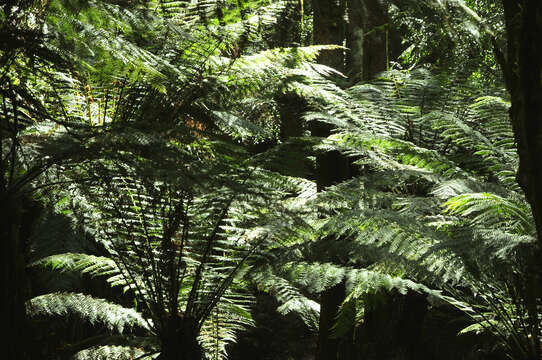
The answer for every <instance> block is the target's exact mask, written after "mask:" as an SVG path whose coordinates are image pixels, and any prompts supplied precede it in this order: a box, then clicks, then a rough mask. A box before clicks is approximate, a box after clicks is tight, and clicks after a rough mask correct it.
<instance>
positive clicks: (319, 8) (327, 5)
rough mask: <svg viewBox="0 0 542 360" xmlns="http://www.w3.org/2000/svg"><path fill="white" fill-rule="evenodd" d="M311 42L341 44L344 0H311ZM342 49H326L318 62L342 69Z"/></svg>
mask: <svg viewBox="0 0 542 360" xmlns="http://www.w3.org/2000/svg"><path fill="white" fill-rule="evenodd" d="M312 11H313V42H314V44H316V45H340V46H342V45H343V41H344V34H345V32H344V31H345V30H344V27H345V24H344V11H345V0H313V2H312ZM343 53H344V51H343V50H342V49H338V50H326V51H323V52H321V53H320V56H319V57H318V63H320V64H324V65H327V66H329V67H332V68H334V69H335V70H338V71H341V72H342V71H344V55H343Z"/></svg>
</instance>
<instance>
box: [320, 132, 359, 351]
mask: <svg viewBox="0 0 542 360" xmlns="http://www.w3.org/2000/svg"><path fill="white" fill-rule="evenodd" d="M311 132H312V135H313V136H320V137H325V136H329V135H330V134H331V127H330V125H328V124H322V123H314V124H312V128H311ZM351 176H352V174H351V168H350V162H349V161H348V159H347V158H346V157H345V156H344V155H342V154H341V153H339V152H338V151H328V152H325V153H321V154H318V155H317V156H316V185H317V190H318V191H322V190H324V189H325V188H327V187H328V186H331V185H335V184H338V183H340V182H342V181H344V180H347V179H349V178H350V177H351ZM345 296H346V294H345V283H344V281H342V282H341V283H339V284H337V285H336V286H334V287H332V288H330V289H328V290H326V291H324V292H323V293H322V294H321V297H320V320H319V332H318V344H317V349H316V360H337V359H338V358H339V357H338V356H339V345H340V341H341V339H337V338H335V337H333V334H332V332H333V330H332V327H333V325H334V324H335V318H336V316H337V312H338V310H339V307H340V305H341V304H342V302H343V301H344V298H345Z"/></svg>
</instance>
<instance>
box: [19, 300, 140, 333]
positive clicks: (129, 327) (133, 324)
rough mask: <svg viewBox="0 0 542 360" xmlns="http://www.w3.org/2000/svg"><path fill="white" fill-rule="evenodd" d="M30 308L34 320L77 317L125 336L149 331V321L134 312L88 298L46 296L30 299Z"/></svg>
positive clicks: (30, 314)
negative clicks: (139, 330)
mask: <svg viewBox="0 0 542 360" xmlns="http://www.w3.org/2000/svg"><path fill="white" fill-rule="evenodd" d="M26 306H27V313H28V315H29V316H31V317H37V316H40V317H41V316H45V317H47V316H76V317H77V318H79V319H81V320H86V321H88V322H90V323H91V324H99V325H100V326H105V327H106V328H107V329H108V330H109V331H115V332H118V333H121V334H122V333H123V332H125V331H128V332H130V331H133V330H135V329H145V330H149V322H148V320H146V319H144V318H143V317H142V316H141V315H140V314H139V313H138V312H136V311H134V310H133V309H128V308H125V307H122V306H120V305H116V304H113V303H110V302H108V301H106V300H103V299H96V298H93V297H92V296H89V295H84V294H75V293H52V294H45V295H41V296H37V297H35V298H32V299H30V300H29V301H28V302H27V305H26Z"/></svg>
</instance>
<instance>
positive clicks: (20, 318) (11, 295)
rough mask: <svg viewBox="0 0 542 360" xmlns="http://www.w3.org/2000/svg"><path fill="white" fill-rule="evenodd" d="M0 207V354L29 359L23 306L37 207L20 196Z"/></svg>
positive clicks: (6, 200) (15, 359) (26, 324)
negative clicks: (0, 296) (1, 343)
mask: <svg viewBox="0 0 542 360" xmlns="http://www.w3.org/2000/svg"><path fill="white" fill-rule="evenodd" d="M3 199H4V202H3V204H1V208H0V210H1V212H0V213H1V214H2V217H3V219H2V221H1V242H2V249H1V253H2V255H1V256H2V293H3V294H4V305H3V306H2V315H3V316H2V323H3V324H4V328H5V329H6V330H7V331H5V332H4V336H2V338H3V341H4V342H5V343H4V347H3V350H2V352H3V353H4V356H6V359H14V360H19V359H30V358H31V357H32V355H31V352H32V350H34V349H33V346H29V343H30V344H31V343H32V338H31V337H30V336H29V327H28V320H27V318H26V311H25V302H26V300H28V296H29V293H30V291H29V289H28V286H29V285H28V282H27V278H26V272H25V269H26V263H27V257H28V250H29V242H30V238H31V235H32V232H33V230H34V225H35V223H36V221H37V219H38V218H39V214H40V207H39V206H38V205H37V204H36V203H34V202H33V201H31V200H30V199H27V198H26V197H23V196H18V197H15V196H9V195H6V196H5V197H3Z"/></svg>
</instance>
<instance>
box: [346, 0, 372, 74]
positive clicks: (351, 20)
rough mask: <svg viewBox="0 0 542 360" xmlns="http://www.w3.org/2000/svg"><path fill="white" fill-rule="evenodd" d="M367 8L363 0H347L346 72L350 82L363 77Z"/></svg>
mask: <svg viewBox="0 0 542 360" xmlns="http://www.w3.org/2000/svg"><path fill="white" fill-rule="evenodd" d="M366 14H367V9H366V8H365V4H364V2H363V0H350V1H348V26H347V28H346V47H347V48H348V49H349V51H348V52H347V53H346V71H345V72H346V74H347V75H348V76H349V77H350V80H351V81H352V83H357V82H359V81H361V80H362V79H363V54H364V51H363V39H364V34H365V29H366V27H367V26H366V24H365V23H366V20H367V19H366Z"/></svg>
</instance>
